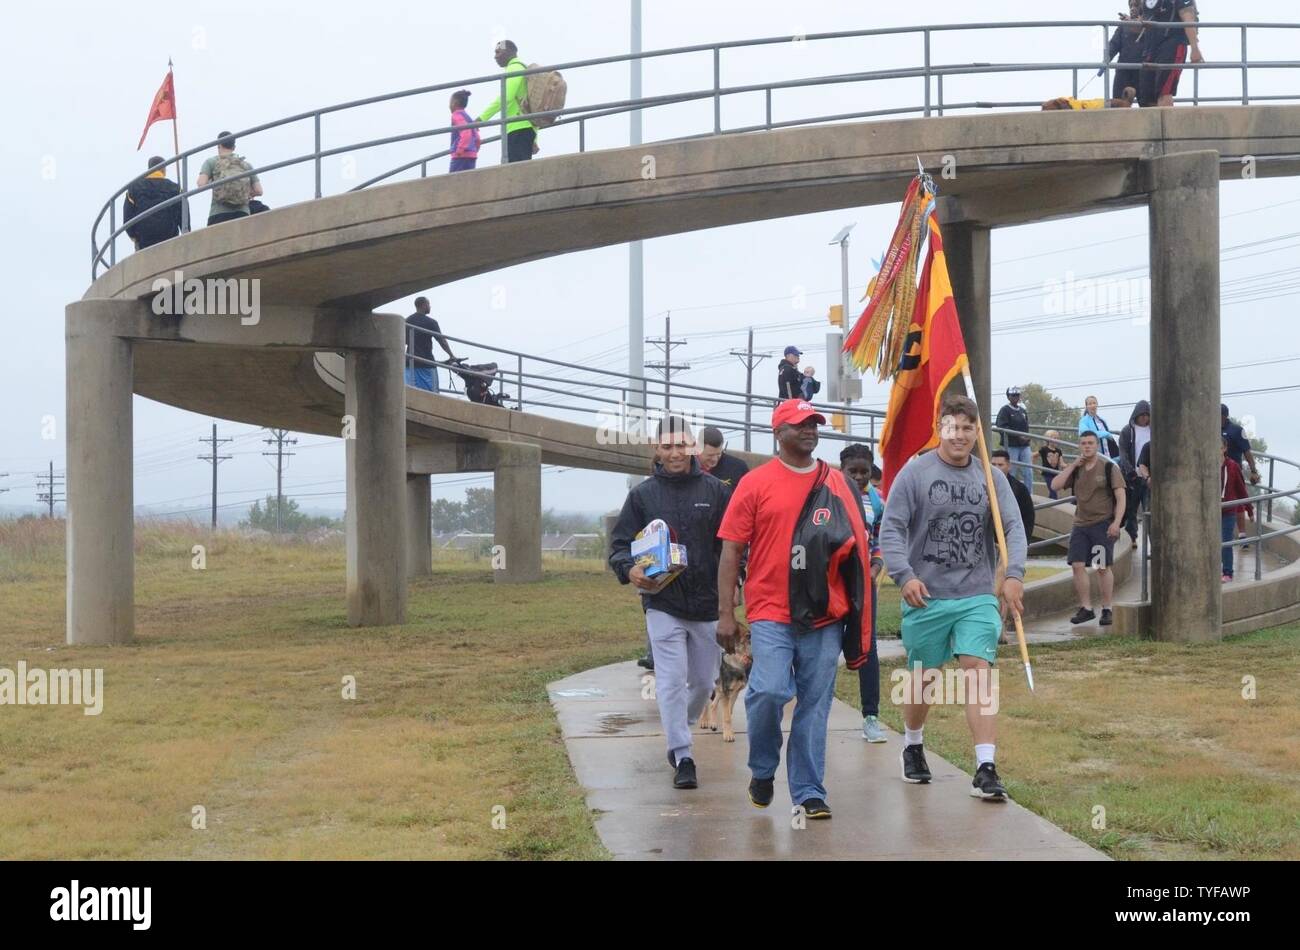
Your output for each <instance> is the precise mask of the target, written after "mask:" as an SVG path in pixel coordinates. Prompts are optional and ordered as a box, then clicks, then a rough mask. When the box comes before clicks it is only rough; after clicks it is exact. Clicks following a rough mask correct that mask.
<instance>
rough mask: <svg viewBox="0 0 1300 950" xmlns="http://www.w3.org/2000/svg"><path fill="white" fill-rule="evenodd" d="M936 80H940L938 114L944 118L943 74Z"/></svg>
mask: <svg viewBox="0 0 1300 950" xmlns="http://www.w3.org/2000/svg"><path fill="white" fill-rule="evenodd" d="M936 78H937V80H938V85H939V108H938V112H939V115H941V116H942V115H943V73H940V74H939V75H938V76H937V77H936Z"/></svg>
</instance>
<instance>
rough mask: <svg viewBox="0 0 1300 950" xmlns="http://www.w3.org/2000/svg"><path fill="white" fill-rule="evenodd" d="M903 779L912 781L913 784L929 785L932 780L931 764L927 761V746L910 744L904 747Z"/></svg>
mask: <svg viewBox="0 0 1300 950" xmlns="http://www.w3.org/2000/svg"><path fill="white" fill-rule="evenodd" d="M901 758H902V762H903V781H904V782H911V783H912V784H913V785H928V784H929V782H930V766H928V765H927V764H926V762H925V747H924V746H922V745H919V744H918V745H909V746H905V747H904V748H903V754H902V757H901Z"/></svg>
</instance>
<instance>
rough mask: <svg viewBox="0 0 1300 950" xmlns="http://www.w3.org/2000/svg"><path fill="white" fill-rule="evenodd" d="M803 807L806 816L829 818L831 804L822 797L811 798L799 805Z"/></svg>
mask: <svg viewBox="0 0 1300 950" xmlns="http://www.w3.org/2000/svg"><path fill="white" fill-rule="evenodd" d="M798 807H800V808H802V809H803V813H804V817H806V818H812V819H821V818H829V817H830V816H831V806H830V805H827V804H826V803H825V802H824V801H822V800H821V799H820V798H809V799H807V800H805V801H804V802H802V803H800V805H799V806H798Z"/></svg>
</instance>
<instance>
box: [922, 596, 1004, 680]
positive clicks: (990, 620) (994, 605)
mask: <svg viewBox="0 0 1300 950" xmlns="http://www.w3.org/2000/svg"><path fill="white" fill-rule="evenodd" d="M1001 632H1002V612H1001V610H999V608H998V599H997V598H996V597H995V596H993V595H992V594H977V595H976V596H974V597H958V598H955V599H953V600H930V601H928V602H927V603H926V605H925V606H924V607H912V606H910V605H909V604H908V603H907V602H906V601H905V602H904V603H903V648H904V649H906V650H907V665H908V666H916V665H917V664H920V665H921V666H922V667H924V668H925V669H935V668H937V667H940V666H943V665H944V664H945V663H947V662H948V660H950V659H952V657H954V656H958V655H964V656H974V657H978V658H979V659H981V660H988V661H989V662H990V663H992V662H994V661H995V660H996V659H997V655H998V635H999V634H1000V633H1001Z"/></svg>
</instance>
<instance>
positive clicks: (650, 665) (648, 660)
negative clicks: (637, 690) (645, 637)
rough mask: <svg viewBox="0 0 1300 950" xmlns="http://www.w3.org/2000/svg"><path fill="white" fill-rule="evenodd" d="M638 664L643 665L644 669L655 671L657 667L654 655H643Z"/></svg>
mask: <svg viewBox="0 0 1300 950" xmlns="http://www.w3.org/2000/svg"><path fill="white" fill-rule="evenodd" d="M636 665H637V666H639V667H641V669H643V670H651V671H653V670H654V668H655V658H654V657H652V656H643V657H641V659H639V660H637V661H636Z"/></svg>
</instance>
